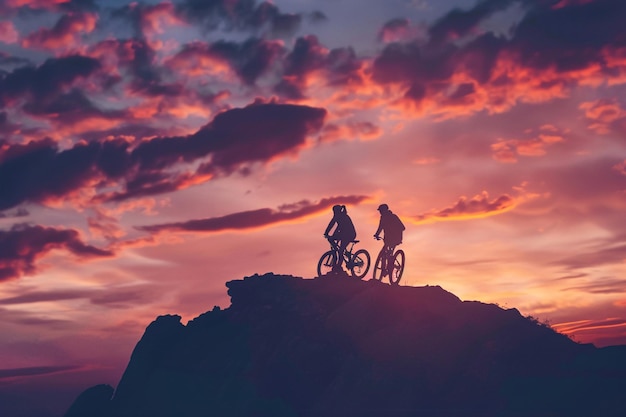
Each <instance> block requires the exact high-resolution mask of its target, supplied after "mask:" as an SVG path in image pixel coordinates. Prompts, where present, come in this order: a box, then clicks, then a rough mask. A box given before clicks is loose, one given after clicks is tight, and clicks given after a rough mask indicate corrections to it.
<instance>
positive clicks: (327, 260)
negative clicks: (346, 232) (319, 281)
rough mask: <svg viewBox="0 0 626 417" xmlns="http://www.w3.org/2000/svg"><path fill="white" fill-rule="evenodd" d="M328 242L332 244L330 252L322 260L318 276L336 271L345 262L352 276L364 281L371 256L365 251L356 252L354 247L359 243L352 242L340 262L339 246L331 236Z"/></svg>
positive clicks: (318, 265)
mask: <svg viewBox="0 0 626 417" xmlns="http://www.w3.org/2000/svg"><path fill="white" fill-rule="evenodd" d="M327 240H328V242H329V243H330V250H329V251H327V252H326V253H324V254H323V255H322V257H321V258H320V260H319V262H318V264H317V275H318V276H322V275H325V273H326V272H329V271H330V270H334V269H335V267H336V266H337V265H343V263H344V261H345V265H346V268H347V269H348V270H349V272H350V274H351V275H352V276H353V277H355V278H359V279H363V277H364V276H365V275H366V274H367V271H369V268H370V262H371V260H370V254H369V253H368V252H367V251H366V250H365V249H359V250H357V251H354V245H355V244H357V243H358V242H359V241H358V240H352V241H350V242H348V244H347V245H346V248H345V250H344V252H343V258H342V259H341V262H340V258H339V250H340V248H339V244H338V243H337V241H336V240H335V239H333V238H332V237H330V236H328V237H327ZM353 251H354V252H353Z"/></svg>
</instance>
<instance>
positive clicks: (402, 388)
mask: <svg viewBox="0 0 626 417" xmlns="http://www.w3.org/2000/svg"><path fill="white" fill-rule="evenodd" d="M226 286H227V287H228V294H229V295H230V297H231V306H230V307H228V308H227V309H224V310H221V309H219V308H217V307H216V308H214V309H213V310H212V311H209V312H207V313H204V314H202V315H200V316H199V317H197V318H195V319H194V320H192V321H190V322H189V323H187V325H183V324H182V323H181V318H180V316H176V315H168V316H160V317H158V318H157V319H156V320H155V321H154V322H152V323H151V324H150V325H149V326H148V328H147V329H146V331H145V334H144V335H143V337H142V338H141V340H140V341H139V343H138V344H137V346H136V347H135V350H134V352H133V354H132V357H131V359H130V363H129V364H128V367H127V369H126V371H125V373H124V375H123V377H122V379H121V381H120V383H119V385H118V387H117V388H116V389H115V390H114V389H113V388H112V387H110V386H108V385H99V386H96V387H92V388H90V389H88V390H87V391H85V392H84V393H83V394H81V395H80V396H79V397H78V398H77V400H76V401H75V403H74V404H73V405H72V406H71V408H70V409H69V410H68V412H67V413H66V417H77V416H80V417H98V416H101V417H160V416H163V417H165V416H168V417H169V416H171V417H174V416H176V417H186V416H189V417H206V416H220V417H222V416H268V417H269V416H272V417H282V416H302V417H305V416H306V417H309V416H311V417H313V416H316V417H317V416H319V417H333V416H342V417H344V416H398V417H399V416H441V417H443V416H446V417H448V416H457V417H474V416H476V417H478V416H480V417H489V416H507V417H516V416H520V417H521V416H528V417H531V416H532V417H539V416H563V417H565V416H567V417H572V416H585V417H587V416H592V415H594V416H603V417H612V416H615V417H617V416H620V417H623V416H624V415H626V396H624V395H623V387H624V386H626V346H617V347H610V348H603V349H597V348H595V347H594V346H593V345H582V344H578V343H575V342H573V341H572V340H570V339H568V338H567V337H566V336H564V335H561V334H558V333H556V332H555V331H553V330H552V329H550V328H549V327H547V326H545V325H542V324H540V323H537V322H536V321H535V320H533V319H530V318H525V317H523V316H522V315H520V313H519V312H518V311H517V310H515V309H502V308H500V307H498V306H497V305H493V304H484V303H480V302H474V301H461V300H460V299H459V298H457V297H456V296H454V295H453V294H451V293H449V292H447V291H445V290H443V289H442V288H440V287H438V286H434V287H432V286H427V287H400V286H389V285H386V284H383V283H380V282H378V281H358V280H355V279H353V278H348V277H341V276H326V277H320V278H316V279H302V278H297V277H292V276H284V275H274V274H265V275H262V276H259V275H254V276H251V277H246V278H244V279H242V280H235V281H231V282H228V283H227V284H226Z"/></svg>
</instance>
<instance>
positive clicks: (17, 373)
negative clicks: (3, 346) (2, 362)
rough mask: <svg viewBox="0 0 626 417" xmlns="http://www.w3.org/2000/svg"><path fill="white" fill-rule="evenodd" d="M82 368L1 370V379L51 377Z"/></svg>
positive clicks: (32, 367) (53, 367) (60, 367)
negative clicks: (51, 375)
mask: <svg viewBox="0 0 626 417" xmlns="http://www.w3.org/2000/svg"><path fill="white" fill-rule="evenodd" d="M81 368H82V366H74V365H71V366H31V367H28V368H12V369H0V379H8V378H17V377H24V376H39V375H50V374H56V373H59V372H68V371H75V370H78V369H81Z"/></svg>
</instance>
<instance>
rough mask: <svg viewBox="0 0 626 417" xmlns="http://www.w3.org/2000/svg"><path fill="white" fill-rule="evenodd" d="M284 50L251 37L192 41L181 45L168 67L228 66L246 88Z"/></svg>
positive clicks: (261, 74) (282, 53) (266, 41)
mask: <svg viewBox="0 0 626 417" xmlns="http://www.w3.org/2000/svg"><path fill="white" fill-rule="evenodd" d="M284 52H285V51H284V47H283V46H282V44H281V43H279V42H276V41H268V40H263V39H258V38H250V39H248V40H246V41H244V42H241V43H240V42H234V41H225V40H221V41H217V42H215V43H204V42H193V43H190V44H187V45H184V46H183V48H182V49H181V50H180V51H179V52H178V53H177V54H176V55H175V56H173V57H172V58H171V59H170V60H169V61H168V65H169V66H170V67H172V68H173V69H174V70H175V69H176V68H191V69H193V67H194V66H196V65H198V66H200V65H202V64H198V63H201V62H203V61H204V60H208V61H209V62H213V61H217V62H223V63H225V64H227V65H228V66H229V67H230V68H232V70H233V72H234V73H235V74H237V76H238V77H239V78H240V79H241V80H242V81H243V82H244V83H245V84H247V85H254V84H255V83H256V81H257V79H258V78H259V77H261V76H263V75H265V74H266V73H267V72H268V70H269V69H270V68H272V67H273V66H274V64H275V63H276V62H278V60H279V59H280V58H281V57H282V56H283V55H284Z"/></svg>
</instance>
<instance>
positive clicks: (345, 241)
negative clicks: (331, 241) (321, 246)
mask: <svg viewBox="0 0 626 417" xmlns="http://www.w3.org/2000/svg"><path fill="white" fill-rule="evenodd" d="M348 243H350V242H349V240H348V239H345V238H341V240H340V241H339V260H338V261H337V267H338V269H341V265H342V264H343V257H344V253H345V252H346V247H347V246H348Z"/></svg>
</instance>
